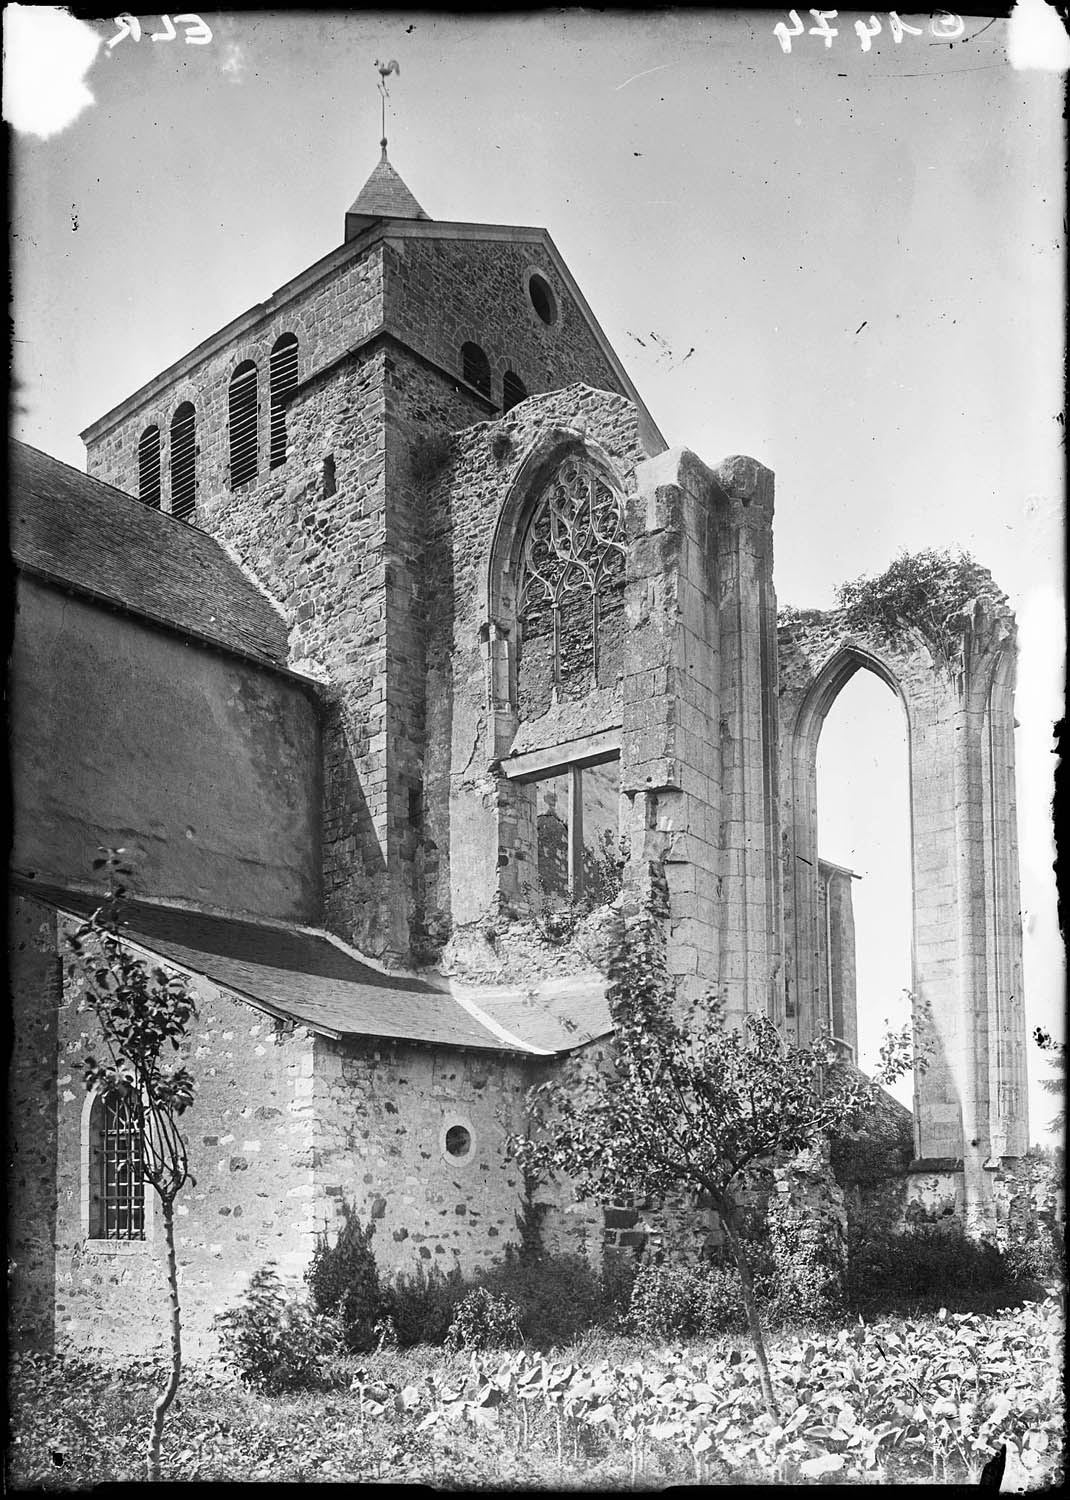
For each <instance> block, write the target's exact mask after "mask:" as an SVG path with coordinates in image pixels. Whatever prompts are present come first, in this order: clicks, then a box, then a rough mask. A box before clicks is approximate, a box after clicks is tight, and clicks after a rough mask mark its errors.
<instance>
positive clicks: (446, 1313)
mask: <svg viewBox="0 0 1070 1500" xmlns="http://www.w3.org/2000/svg"><path fill="white" fill-rule="evenodd" d="M469 1290H470V1288H469V1286H468V1283H467V1282H466V1281H465V1279H464V1276H463V1275H462V1273H461V1271H460V1269H459V1268H458V1267H457V1266H454V1267H453V1268H452V1269H451V1270H450V1271H448V1272H446V1274H445V1275H444V1274H443V1273H442V1272H441V1271H440V1270H439V1269H438V1267H437V1266H433V1267H432V1268H431V1271H430V1272H427V1271H425V1270H424V1268H423V1266H422V1265H421V1266H418V1267H417V1269H416V1272H415V1274H414V1275H412V1276H406V1275H404V1274H402V1275H399V1276H397V1277H396V1278H395V1280H394V1284H393V1286H392V1287H390V1289H389V1290H388V1292H387V1294H386V1296H387V1301H388V1302H389V1304H390V1316H391V1317H392V1319H393V1321H394V1329H395V1331H396V1333H397V1338H398V1343H399V1344H400V1345H401V1346H402V1347H403V1348H408V1347H410V1346H411V1345H413V1344H441V1343H444V1342H445V1339H446V1335H447V1333H448V1332H449V1328H450V1324H451V1323H452V1322H453V1315H454V1313H455V1312H456V1310H457V1304H458V1303H459V1302H460V1301H461V1299H462V1298H463V1297H464V1295H465V1293H466V1292H467V1291H469Z"/></svg>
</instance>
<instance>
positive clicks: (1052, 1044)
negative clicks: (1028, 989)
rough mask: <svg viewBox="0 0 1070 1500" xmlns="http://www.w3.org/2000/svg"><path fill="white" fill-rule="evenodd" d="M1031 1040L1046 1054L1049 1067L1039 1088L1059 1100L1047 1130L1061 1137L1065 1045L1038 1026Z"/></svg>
mask: <svg viewBox="0 0 1070 1500" xmlns="http://www.w3.org/2000/svg"><path fill="white" fill-rule="evenodd" d="M1033 1040H1034V1041H1035V1042H1036V1044H1037V1046H1038V1047H1039V1048H1040V1049H1041V1051H1043V1052H1046V1053H1047V1054H1048V1062H1049V1063H1050V1065H1051V1073H1050V1074H1049V1075H1048V1077H1047V1078H1042V1079H1041V1080H1040V1086H1041V1088H1042V1089H1043V1090H1044V1092H1045V1093H1046V1094H1054V1095H1055V1097H1056V1098H1057V1099H1058V1100H1059V1111H1058V1113H1057V1114H1056V1115H1054V1116H1053V1117H1052V1120H1051V1123H1050V1124H1049V1126H1048V1130H1049V1131H1050V1133H1051V1134H1052V1135H1062V1134H1063V1133H1064V1132H1065V1130H1066V1043H1065V1042H1056V1041H1054V1040H1053V1039H1052V1037H1050V1036H1049V1035H1048V1033H1047V1032H1046V1031H1045V1030H1044V1029H1043V1027H1040V1026H1037V1027H1035V1028H1034V1031H1033Z"/></svg>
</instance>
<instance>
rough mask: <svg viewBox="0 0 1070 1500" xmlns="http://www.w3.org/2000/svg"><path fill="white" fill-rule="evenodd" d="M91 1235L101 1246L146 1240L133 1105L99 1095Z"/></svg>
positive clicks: (92, 1133) (93, 1132) (93, 1130)
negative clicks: (112, 1242)
mask: <svg viewBox="0 0 1070 1500" xmlns="http://www.w3.org/2000/svg"><path fill="white" fill-rule="evenodd" d="M89 1175H90V1182H89V1233H90V1237H91V1238H92V1239H99V1240H143V1239H144V1238H145V1184H144V1180H143V1177H142V1152H141V1131H140V1129H139V1124H138V1112H137V1108H136V1106H135V1103H134V1101H132V1100H131V1099H130V1098H129V1097H127V1096H126V1095H123V1094H117V1093H111V1094H99V1095H98V1096H97V1098H96V1099H95V1100H94V1101H93V1109H92V1113H91V1115H90V1120H89Z"/></svg>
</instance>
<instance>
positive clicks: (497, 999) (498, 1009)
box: [455, 976, 613, 1053]
mask: <svg viewBox="0 0 1070 1500" xmlns="http://www.w3.org/2000/svg"><path fill="white" fill-rule="evenodd" d="M455 988H456V989H457V992H458V993H459V994H462V995H463V996H464V997H465V998H466V999H468V1000H469V1001H470V1002H471V1003H472V1004H473V1005H474V1006H477V1007H478V1009H479V1011H480V1013H481V1014H482V1015H484V1016H485V1017H486V1018H487V1019H488V1020H489V1021H491V1022H492V1023H493V1024H494V1025H495V1026H497V1027H500V1028H501V1029H502V1031H503V1032H505V1033H507V1034H508V1035H510V1036H514V1037H516V1038H517V1040H518V1041H521V1042H523V1043H524V1044H525V1046H528V1047H535V1048H537V1049H538V1050H539V1051H540V1052H550V1053H553V1052H568V1051H571V1050H572V1048H574V1047H582V1046H583V1045H584V1044H585V1043H587V1042H592V1041H595V1040H597V1038H598V1037H601V1036H606V1035H608V1033H609V1032H611V1031H612V1030H613V1021H612V1019H611V1017H610V1014H609V1006H608V1004H607V1002H606V987H605V982H604V981H603V980H601V979H599V978H597V977H594V978H591V977H583V976H575V977H571V978H568V979H549V980H544V981H543V982H542V983H541V984H538V985H535V986H534V987H533V988H531V989H521V988H519V987H511V988H504V987H503V988H499V989H489V988H487V989H472V990H462V989H461V987H460V986H455Z"/></svg>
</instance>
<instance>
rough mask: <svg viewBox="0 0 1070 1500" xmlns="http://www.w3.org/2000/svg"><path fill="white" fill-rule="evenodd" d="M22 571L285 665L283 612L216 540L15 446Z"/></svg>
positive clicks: (11, 502)
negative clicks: (39, 575) (43, 576)
mask: <svg viewBox="0 0 1070 1500" xmlns="http://www.w3.org/2000/svg"><path fill="white" fill-rule="evenodd" d="M9 451H10V467H9V470H8V496H9V498H8V514H9V528H10V546H11V551H12V554H13V556H14V558H15V562H16V565H21V566H22V567H24V568H26V569H28V570H31V571H33V572H35V573H40V574H44V575H45V576H46V577H48V578H49V579H51V580H53V581H55V582H57V583H59V584H61V585H63V586H65V587H68V588H71V589H75V590H77V591H78V592H80V593H84V594H88V595H90V596H92V597H94V598H97V599H102V600H104V601H106V602H107V603H109V604H111V605H114V606H118V607H121V608H122V609H125V610H129V611H130V612H131V613H133V614H137V615H141V616H143V617H144V618H145V619H148V620H151V621H153V623H155V624H158V625H164V626H166V627H168V628H170V629H173V630H177V631H179V632H181V633H183V634H186V635H192V636H196V637H199V638H200V639H201V640H204V641H207V642H209V643H210V644H212V645H216V646H222V647H224V648H225V649H228V650H231V651H237V652H239V653H240V654H241V655H243V656H248V657H252V658H253V659H254V660H258V661H261V662H265V663H268V664H270V665H271V666H275V667H285V666H286V664H287V626H286V622H285V620H284V619H283V617H282V616H281V615H280V614H279V612H278V610H276V609H275V608H274V606H273V605H272V603H271V601H270V600H269V599H268V598H267V596H266V595H265V594H263V593H262V592H261V591H260V589H259V588H258V587H257V585H256V584H255V583H254V581H253V580H252V579H251V578H250V577H249V576H248V575H247V574H246V573H244V572H243V571H242V569H241V568H240V567H239V566H238V564H237V563H236V562H235V561H234V560H233V558H231V557H230V556H229V555H228V554H227V552H226V551H225V550H224V549H223V547H221V546H220V544H219V543H218V542H217V541H216V540H215V538H214V537H210V536H208V534H207V533H206V532H203V531H200V530H199V529H198V528H197V527H196V526H192V525H190V524H189V523H188V522H186V521H179V520H177V519H176V518H175V517H174V516H170V515H166V514H164V513H163V512H161V511H158V510H154V509H153V508H152V507H151V506H148V505H142V503H141V502H140V501H139V500H135V499H134V497H133V496H132V495H126V494H124V493H123V491H122V490H117V489H114V488H113V487H112V486H111V485H110V484H104V483H102V482H101V481H100V480H99V479H91V478H90V477H89V475H88V474H83V473H81V472H80V471H79V470H78V469H73V468H71V467H70V465H69V464H65V463H61V462H60V461H59V459H56V458H52V457H50V456H49V455H48V454H47V453H42V452H40V450H39V449H37V448H31V447H30V446H29V445H28V444H26V443H19V442H14V441H13V442H12V443H11V444H10V450H9Z"/></svg>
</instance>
